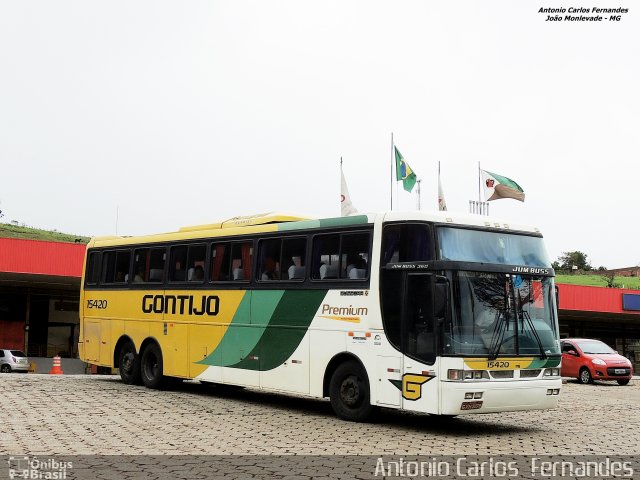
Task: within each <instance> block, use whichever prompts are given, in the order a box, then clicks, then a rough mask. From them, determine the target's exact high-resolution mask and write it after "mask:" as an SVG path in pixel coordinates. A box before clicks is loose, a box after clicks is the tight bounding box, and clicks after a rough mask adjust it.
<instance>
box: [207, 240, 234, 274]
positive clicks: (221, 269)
mask: <svg viewBox="0 0 640 480" xmlns="http://www.w3.org/2000/svg"><path fill="white" fill-rule="evenodd" d="M230 265H231V245H230V244H229V243H226V242H225V243H214V244H213V245H211V280H212V281H214V282H224V281H227V280H229V279H230V278H229V269H230Z"/></svg>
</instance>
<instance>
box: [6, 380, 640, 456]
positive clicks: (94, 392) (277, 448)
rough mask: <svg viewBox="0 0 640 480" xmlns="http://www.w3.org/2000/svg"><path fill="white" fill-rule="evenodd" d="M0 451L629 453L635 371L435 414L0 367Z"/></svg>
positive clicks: (638, 420)
mask: <svg viewBox="0 0 640 480" xmlns="http://www.w3.org/2000/svg"><path fill="white" fill-rule="evenodd" d="M0 399H1V400H0V406H1V407H2V408H1V409H0V455H3V454H4V455H18V454H20V455H56V454H67V455H69V454H100V455H104V454H107V455H116V454H119V455H122V454H125V455H133V454H142V455H167V454H171V455H181V454H188V455H193V454H207V455H222V454H227V455H228V454H233V455H238V454H252V455H256V454H263V455H272V454H281V455H286V454H298V455H301V454H302V455H304V454H313V455H334V454H342V455H353V454H357V455H418V454H421V455H455V454H466V455H497V454H501V453H505V454H513V453H518V454H538V455H544V454H550V455H578V454H602V455H613V454H618V455H621V454H633V455H638V454H640V433H639V432H640V414H639V413H638V412H639V411H640V381H638V380H634V381H633V382H632V383H631V384H630V385H628V386H625V387H620V386H618V385H617V384H607V383H601V384H597V385H578V384H575V383H571V382H570V383H568V384H567V385H564V388H563V391H562V394H561V404H560V407H559V408H558V409H556V410H553V411H542V412H535V411H534V412H517V413H504V414H491V415H476V416H470V417H458V418H456V419H452V420H439V419H438V418H436V417H431V416H428V415H414V414H407V413H402V412H396V411H382V412H381V413H380V414H379V415H378V417H377V419H376V421H375V422H373V423H368V424H355V423H349V422H344V421H341V420H338V419H337V418H336V417H335V416H334V415H333V412H332V411H331V407H330V405H329V403H328V402H327V401H324V400H316V399H307V398H301V397H291V396H281V395H276V394H269V393H263V392H259V391H255V390H250V389H245V390H229V389H226V388H216V387H205V386H204V385H199V384H196V383H185V384H184V385H183V386H181V387H180V389H179V390H174V391H163V392H159V391H154V390H149V389H146V388H144V387H131V386H127V385H124V384H122V383H121V382H120V380H119V377H117V376H85V375H80V376H66V375H65V376H49V375H33V374H29V375H27V374H0Z"/></svg>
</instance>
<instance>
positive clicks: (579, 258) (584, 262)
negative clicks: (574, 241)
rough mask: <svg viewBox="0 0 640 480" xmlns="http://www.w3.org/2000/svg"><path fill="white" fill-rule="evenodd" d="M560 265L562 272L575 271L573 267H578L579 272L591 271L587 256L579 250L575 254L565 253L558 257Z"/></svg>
mask: <svg viewBox="0 0 640 480" xmlns="http://www.w3.org/2000/svg"><path fill="white" fill-rule="evenodd" d="M558 263H560V268H562V270H574V268H573V267H578V268H577V269H578V270H585V271H589V270H591V264H590V263H589V260H588V259H587V254H586V253H583V252H580V251H577V250H576V251H575V252H563V253H562V255H560V256H559V257H558Z"/></svg>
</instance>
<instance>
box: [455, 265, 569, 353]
mask: <svg viewBox="0 0 640 480" xmlns="http://www.w3.org/2000/svg"><path fill="white" fill-rule="evenodd" d="M450 276H451V277H450V280H451V284H452V286H453V305H452V307H453V312H452V313H453V315H452V316H451V319H450V323H448V324H447V325H445V328H444V332H443V335H444V337H443V346H444V348H443V353H444V354H445V355H447V354H452V355H482V356H490V357H497V356H499V355H535V356H540V357H546V356H548V355H555V354H559V353H560V345H559V340H558V335H557V326H556V325H557V324H556V319H555V313H554V312H555V309H554V304H555V296H554V292H555V289H554V285H553V279H552V278H551V277H541V276H525V275H512V274H506V273H487V272H470V271H459V272H452V273H451V274H450Z"/></svg>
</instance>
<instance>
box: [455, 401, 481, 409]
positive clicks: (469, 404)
mask: <svg viewBox="0 0 640 480" xmlns="http://www.w3.org/2000/svg"><path fill="white" fill-rule="evenodd" d="M481 407H482V402H481V401H480V402H462V405H460V410H477V409H478V408H481Z"/></svg>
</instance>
